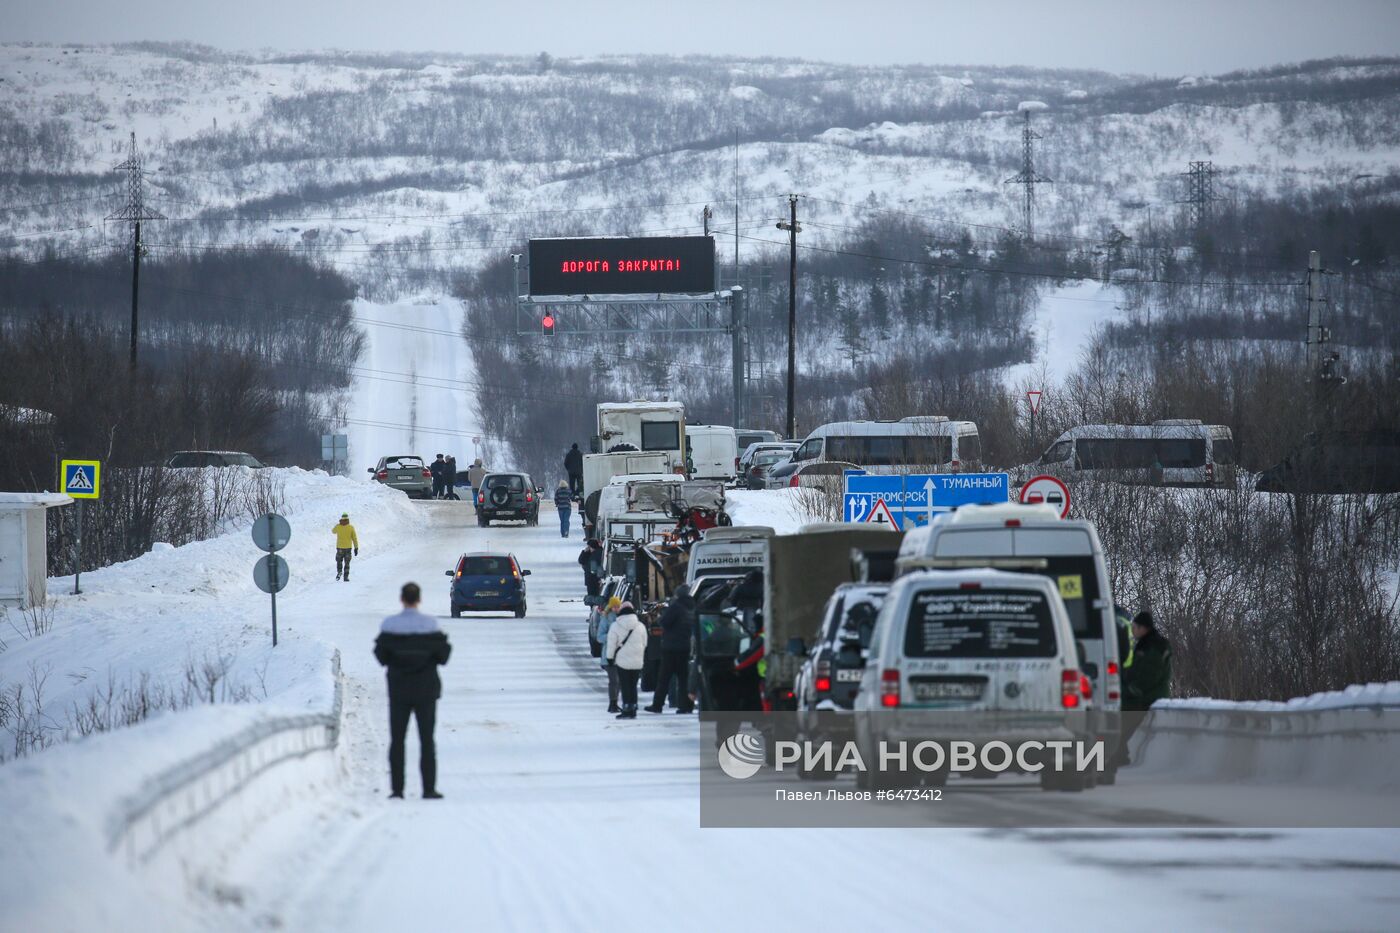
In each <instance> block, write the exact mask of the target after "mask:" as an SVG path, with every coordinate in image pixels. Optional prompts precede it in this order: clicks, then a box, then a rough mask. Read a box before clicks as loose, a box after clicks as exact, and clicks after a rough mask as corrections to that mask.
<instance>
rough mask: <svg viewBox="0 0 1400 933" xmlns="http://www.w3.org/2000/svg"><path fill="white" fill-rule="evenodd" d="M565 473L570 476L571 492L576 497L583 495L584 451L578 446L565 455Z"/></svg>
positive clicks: (571, 448)
mask: <svg viewBox="0 0 1400 933" xmlns="http://www.w3.org/2000/svg"><path fill="white" fill-rule="evenodd" d="M564 472H565V473H567V474H568V475H569V492H571V493H573V494H574V495H575V496H581V495H583V451H581V450H579V449H578V445H577V444H575V445H574V446H572V447H570V448H569V452H568V453H566V454H565V455H564Z"/></svg>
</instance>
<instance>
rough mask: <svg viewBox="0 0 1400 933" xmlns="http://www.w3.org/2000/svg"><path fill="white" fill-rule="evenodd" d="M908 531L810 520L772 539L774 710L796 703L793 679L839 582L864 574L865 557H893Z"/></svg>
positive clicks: (767, 641) (768, 687)
mask: <svg viewBox="0 0 1400 933" xmlns="http://www.w3.org/2000/svg"><path fill="white" fill-rule="evenodd" d="M903 538H904V535H903V534H902V533H900V532H897V531H893V530H891V529H890V528H889V527H888V526H883V527H881V526H874V525H865V524H847V523H830V524H817V525H805V526H803V527H802V529H801V530H799V531H798V532H797V533H796V534H789V535H774V536H773V537H772V538H769V539H768V551H767V554H766V556H765V558H764V564H763V571H764V600H763V618H764V633H763V641H764V646H765V657H766V664H765V670H764V692H765V693H766V695H767V697H768V700H769V702H770V703H771V704H772V707H773V709H774V710H791V709H795V708H796V704H795V700H794V696H793V684H794V682H795V681H796V680H797V674H798V672H799V671H800V670H801V669H802V664H803V662H804V661H805V660H806V655H805V654H803V653H802V652H801V650H800V645H799V643H798V642H797V639H802V640H804V641H810V640H811V638H812V635H813V633H814V632H815V631H816V630H817V626H818V625H819V624H820V622H821V617H822V610H823V609H824V608H825V607H826V601H827V600H828V599H830V598H831V594H832V593H833V592H835V590H836V587H837V586H839V585H840V584H842V583H851V582H854V581H856V580H858V579H860V573H861V567H862V565H863V563H865V562H871V563H876V562H889V560H890V559H892V558H893V556H894V555H895V554H896V553H897V552H898V550H899V545H900V542H901V540H903Z"/></svg>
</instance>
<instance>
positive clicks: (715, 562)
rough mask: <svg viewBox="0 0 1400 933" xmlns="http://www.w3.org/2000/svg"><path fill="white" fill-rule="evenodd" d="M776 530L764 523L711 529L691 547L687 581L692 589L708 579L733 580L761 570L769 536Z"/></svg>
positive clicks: (764, 561) (766, 553)
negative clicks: (698, 582) (699, 582)
mask: <svg viewBox="0 0 1400 933" xmlns="http://www.w3.org/2000/svg"><path fill="white" fill-rule="evenodd" d="M772 537H773V529H772V528H769V527H767V526H764V525H735V526H732V527H728V528H711V529H709V530H708V531H706V532H705V537H703V538H701V539H700V540H699V541H697V542H695V544H694V545H692V546H691V548H690V560H689V561H688V562H687V564H686V568H685V582H686V583H688V584H690V586H691V592H695V590H696V582H697V581H703V580H704V579H705V578H712V579H715V580H732V579H734V578H735V577H744V576H748V575H749V573H750V572H752V571H754V570H762V569H763V567H764V565H765V563H766V562H767V560H768V539H769V538H772Z"/></svg>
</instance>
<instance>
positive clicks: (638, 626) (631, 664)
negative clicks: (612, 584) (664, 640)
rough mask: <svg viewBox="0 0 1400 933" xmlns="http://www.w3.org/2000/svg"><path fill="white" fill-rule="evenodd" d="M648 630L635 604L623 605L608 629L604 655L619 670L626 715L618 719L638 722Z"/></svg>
mask: <svg viewBox="0 0 1400 933" xmlns="http://www.w3.org/2000/svg"><path fill="white" fill-rule="evenodd" d="M646 650H647V627H646V626H645V625H643V624H642V620H641V619H639V618H637V610H636V609H634V608H632V604H631V603H623V604H622V608H620V609H618V610H617V619H616V621H614V622H613V624H612V625H611V626H609V627H608V641H607V647H606V650H605V652H604V654H605V656H606V657H607V659H608V660H609V661H610V662H612V664H613V665H614V666H615V668H616V670H617V687H618V692H619V693H621V694H622V712H620V713H618V714H617V718H618V719H636V718H637V678H638V677H640V676H642V662H643V659H644V658H645V657H646Z"/></svg>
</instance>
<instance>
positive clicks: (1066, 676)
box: [1060, 670, 1079, 709]
mask: <svg viewBox="0 0 1400 933" xmlns="http://www.w3.org/2000/svg"><path fill="white" fill-rule="evenodd" d="M1060 705H1061V706H1063V707H1064V708H1065V709H1078V708H1079V672H1078V671H1073V670H1070V671H1061V672H1060Z"/></svg>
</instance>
